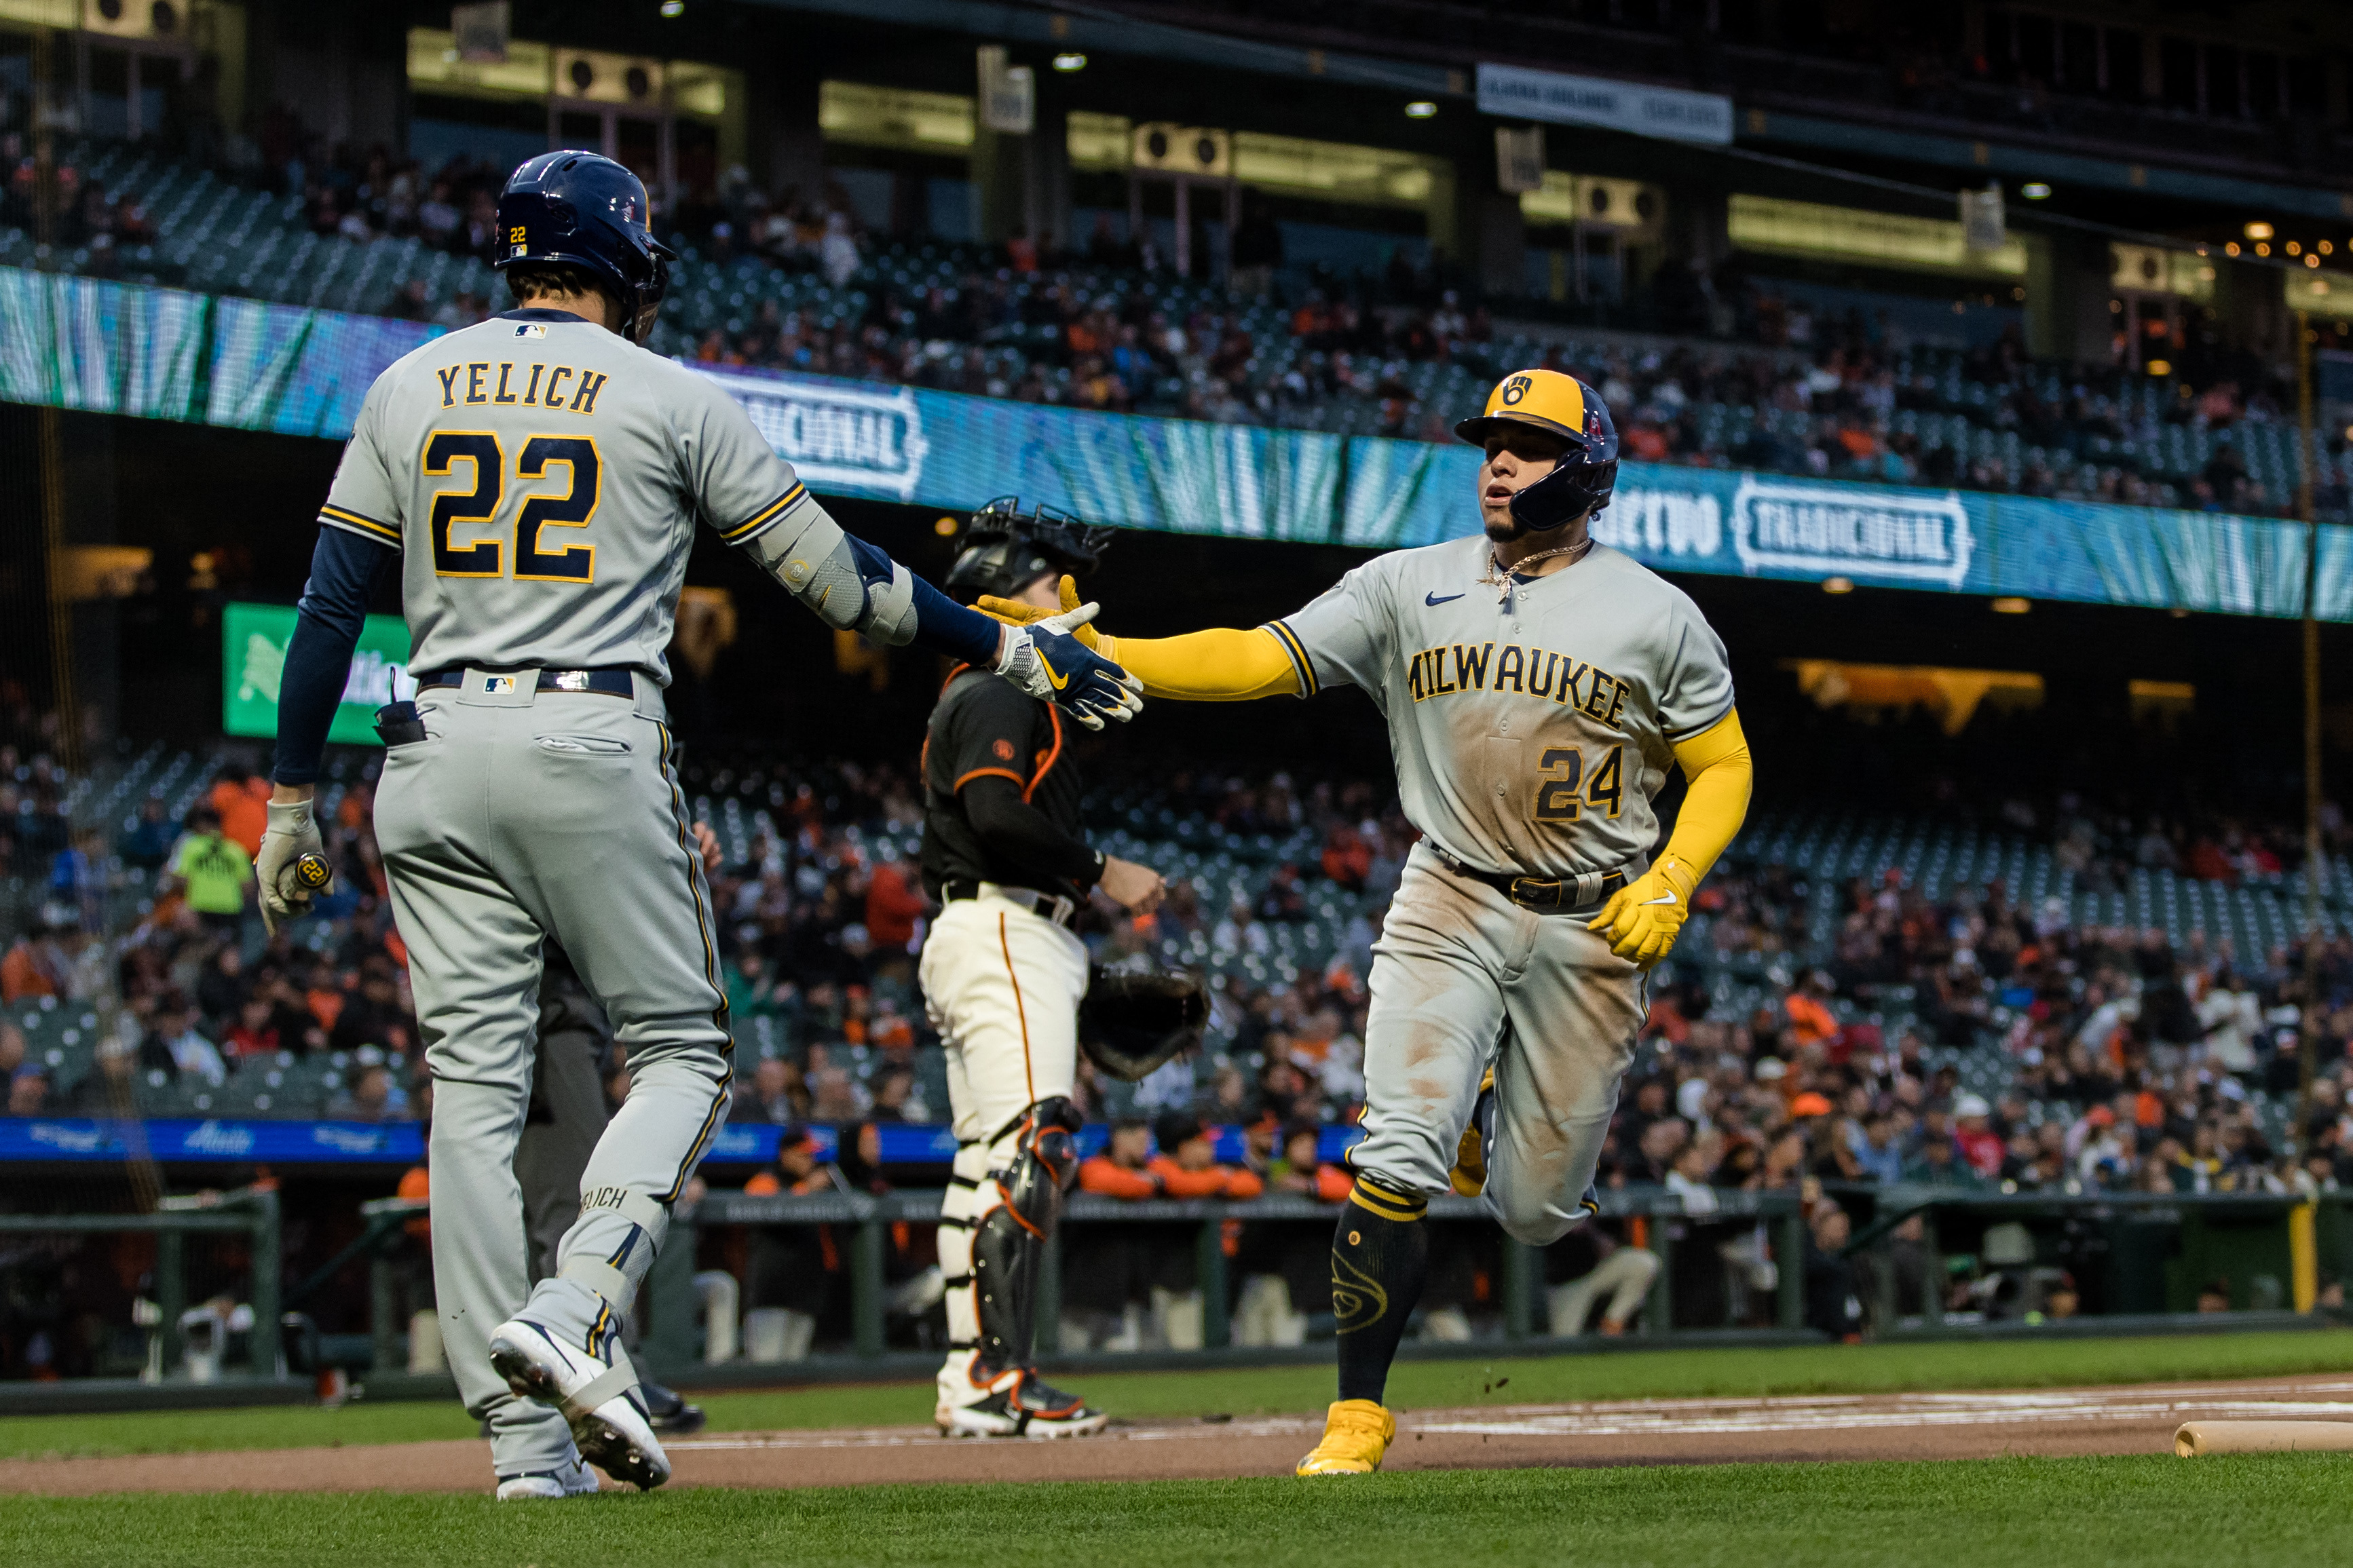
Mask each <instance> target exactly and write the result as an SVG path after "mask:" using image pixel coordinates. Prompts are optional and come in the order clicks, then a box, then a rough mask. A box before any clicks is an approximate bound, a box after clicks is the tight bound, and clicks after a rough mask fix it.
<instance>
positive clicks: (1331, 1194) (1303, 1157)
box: [1267, 1121, 1356, 1204]
mask: <svg viewBox="0 0 2353 1568" xmlns="http://www.w3.org/2000/svg"><path fill="white" fill-rule="evenodd" d="M1323 1142H1324V1129H1323V1128H1322V1126H1320V1125H1319V1124H1317V1123H1315V1122H1313V1121H1294V1122H1293V1123H1291V1125H1290V1126H1288V1127H1286V1128H1284V1129H1283V1131H1282V1158H1280V1159H1278V1160H1277V1161H1275V1163H1274V1164H1273V1166H1272V1167H1271V1169H1270V1170H1269V1171H1268V1172H1267V1185H1269V1186H1270V1187H1271V1188H1273V1190H1274V1191H1276V1192H1278V1193H1289V1194H1293V1195H1294V1196H1297V1197H1303V1198H1316V1199H1320V1200H1321V1201H1323V1202H1324V1203H1327V1204H1337V1203H1345V1202H1346V1201H1347V1198H1348V1189H1349V1188H1350V1187H1352V1186H1354V1185H1356V1178H1355V1177H1354V1176H1352V1175H1350V1174H1349V1173H1347V1171H1346V1169H1345V1167H1343V1166H1339V1165H1335V1164H1332V1163H1329V1162H1328V1161H1325V1160H1323V1159H1321V1158H1319V1157H1318V1153H1317V1151H1318V1150H1319V1149H1320V1148H1321V1146H1322V1144H1323Z"/></svg>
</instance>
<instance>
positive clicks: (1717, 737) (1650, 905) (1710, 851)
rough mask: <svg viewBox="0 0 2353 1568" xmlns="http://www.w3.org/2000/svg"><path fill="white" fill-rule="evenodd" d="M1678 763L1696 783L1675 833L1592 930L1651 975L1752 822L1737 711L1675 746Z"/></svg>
mask: <svg viewBox="0 0 2353 1568" xmlns="http://www.w3.org/2000/svg"><path fill="white" fill-rule="evenodd" d="M1675 763H1676V765H1677V766H1679V767H1681V768H1682V769H1683V776H1684V777H1685V778H1686V779H1689V780H1690V781H1691V789H1690V791H1689V793H1688V794H1686V795H1684V796H1683V812H1682V814H1681V815H1680V816H1677V817H1676V818H1675V830H1674V831H1673V832H1672V833H1671V834H1669V835H1668V836H1667V845H1666V847H1665V848H1664V849H1662V850H1661V851H1660V852H1659V858H1658V860H1657V862H1656V863H1655V864H1654V865H1652V866H1651V868H1650V869H1649V870H1647V871H1645V872H1643V873H1642V874H1641V876H1640V877H1637V878H1635V879H1634V880H1633V881H1631V882H1630V883H1628V884H1627V885H1626V886H1625V887H1623V888H1620V889H1618V891H1617V893H1616V894H1615V895H1614V896H1612V897H1611V899H1610V900H1609V902H1608V903H1607V904H1605V905H1603V906H1602V909H1601V912H1600V913H1599V915H1596V916H1595V917H1594V918H1593V920H1592V921H1589V922H1588V923H1589V925H1590V927H1591V929H1593V930H1594V931H1599V932H1601V933H1602V934H1603V935H1604V936H1606V937H1608V938H1609V947H1610V951H1612V952H1615V953H1617V954H1618V956H1619V957H1620V958H1624V959H1630V960H1632V961H1633V962H1634V963H1638V964H1640V965H1641V966H1642V967H1643V968H1644V969H1648V968H1650V967H1651V965H1652V964H1654V963H1658V962H1659V960H1661V959H1662V958H1664V957H1666V956H1667V953H1668V952H1670V951H1671V950H1672V948H1673V947H1674V945H1675V938H1676V936H1677V935H1679V934H1680V933H1681V932H1682V931H1683V921H1685V920H1687V919H1688V918H1690V915H1691V899H1692V893H1693V891H1694V889H1697V888H1698V886H1699V883H1700V879H1701V878H1703V877H1704V876H1706V875H1707V874H1708V871H1709V870H1710V868H1713V867H1714V866H1715V862H1716V858H1717V857H1719V856H1721V855H1722V854H1723V853H1724V851H1725V847H1727V846H1729V845H1730V844H1731V842H1732V839H1733V836H1734V835H1735V834H1736V833H1738V832H1739V831H1740V824H1741V821H1742V819H1743V818H1744V817H1746V816H1747V815H1748V792H1749V785H1750V783H1751V780H1752V776H1753V769H1752V767H1751V765H1750V763H1749V758H1748V737H1747V736H1746V735H1745V734H1743V733H1742V732H1741V729H1740V714H1739V711H1738V710H1734V711H1732V712H1729V713H1726V714H1725V716H1724V717H1723V718H1722V719H1720V720H1718V721H1716V722H1715V724H1713V725H1711V726H1710V727H1709V728H1708V729H1706V730H1704V731H1702V732H1701V733H1699V734H1696V735H1694V736H1692V737H1691V738H1690V739H1689V740H1685V741H1679V742H1676V743H1675Z"/></svg>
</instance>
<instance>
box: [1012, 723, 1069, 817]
mask: <svg viewBox="0 0 2353 1568" xmlns="http://www.w3.org/2000/svg"><path fill="white" fill-rule="evenodd" d="M1046 717H1047V718H1048V719H1050V720H1051V721H1053V724H1054V749H1053V750H1052V751H1050V752H1047V753H1046V760H1045V761H1044V762H1042V763H1039V764H1038V771H1037V772H1036V773H1032V774H1030V775H1029V783H1028V784H1022V785H1021V804H1022V805H1029V797H1030V796H1031V795H1036V794H1037V793H1038V786H1039V784H1044V783H1045V782H1046V775H1047V774H1048V773H1052V772H1053V771H1054V764H1055V763H1059V762H1060V761H1061V760H1062V710H1060V709H1059V708H1057V707H1055V706H1054V705H1053V704H1052V703H1050V702H1049V703H1047V704H1046ZM1015 782H1016V783H1019V782H1020V781H1018V780H1016V781H1015Z"/></svg>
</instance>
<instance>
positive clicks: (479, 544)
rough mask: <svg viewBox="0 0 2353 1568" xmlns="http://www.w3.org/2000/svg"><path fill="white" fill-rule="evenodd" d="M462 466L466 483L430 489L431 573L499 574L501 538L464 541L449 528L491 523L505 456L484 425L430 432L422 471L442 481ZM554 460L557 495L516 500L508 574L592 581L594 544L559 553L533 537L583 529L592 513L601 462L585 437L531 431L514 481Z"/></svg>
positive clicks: (500, 497) (536, 475)
mask: <svg viewBox="0 0 2353 1568" xmlns="http://www.w3.org/2000/svg"><path fill="white" fill-rule="evenodd" d="M460 463H463V464H466V465H468V467H469V468H470V478H471V479H472V480H473V485H472V488H471V489H461V490H437V491H435V492H434V496H433V570H434V572H435V574H437V575H438V576H443V577H503V576H505V575H506V574H507V572H506V542H505V541H504V540H503V539H498V538H491V539H476V540H474V541H473V542H470V543H468V544H463V545H460V544H455V543H452V542H451V541H450V537H449V535H450V531H451V530H452V529H453V528H462V529H469V530H470V529H479V528H481V527H483V526H485V525H487V524H490V523H491V522H493V521H496V520H497V518H498V515H499V507H500V504H501V502H502V501H504V500H505V499H506V455H505V453H504V452H503V451H501V448H500V447H499V438H498V437H496V436H494V435H492V434H491V432H489V431H487V430H437V431H435V432H434V433H433V436H432V438H431V439H429V440H427V442H426V443H425V472H426V474H427V476H428V477H430V478H434V479H441V478H445V477H448V476H449V475H452V474H454V473H456V472H457V470H458V465H459V464H460ZM555 463H561V464H563V465H564V466H565V468H566V469H567V470H568V472H569V474H570V478H571V483H570V484H569V485H568V486H566V488H565V492H564V494H562V495H560V496H551V495H532V496H526V497H524V498H523V503H522V509H521V510H519V511H517V512H516V514H515V522H514V576H515V579H516V581H518V582H525V583H593V582H595V581H596V546H595V545H593V544H574V545H569V546H566V547H565V548H564V549H562V550H554V551H547V550H542V549H541V548H540V534H541V531H543V530H544V529H549V528H586V527H587V526H588V520H589V519H590V518H592V517H594V516H596V500H597V497H598V494H599V492H600V491H601V490H602V489H603V484H604V463H603V461H602V459H600V458H598V456H597V454H596V442H595V441H593V440H591V439H590V438H589V437H586V436H533V437H530V438H528V439H527V440H525V441H524V442H523V444H522V455H521V456H520V457H518V458H516V459H515V476H516V477H517V478H518V479H540V478H543V476H545V474H546V473H547V470H548V468H549V466H550V465H551V464H555Z"/></svg>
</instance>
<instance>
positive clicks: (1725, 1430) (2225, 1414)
mask: <svg viewBox="0 0 2353 1568" xmlns="http://www.w3.org/2000/svg"><path fill="white" fill-rule="evenodd" d="M2281 1392H2282V1394H2288V1393H2290V1392H2293V1393H2294V1394H2300V1395H2311V1394H2353V1381H2332V1382H2315V1383H2300V1384H2295V1387H2294V1388H2293V1390H2289V1389H2285V1388H2284V1389H2282V1391H2281ZM2200 1416H2204V1417H2208V1418H2224V1419H2254V1420H2263V1419H2268V1420H2281V1419H2295V1418H2306V1419H2315V1420H2353V1403H2348V1402H2344V1401H2337V1400H2326V1399H2315V1398H2309V1397H2304V1398H2266V1397H2264V1396H2263V1394H2261V1393H2260V1392H2257V1391H2253V1390H2241V1389H2216V1388H2212V1387H2206V1388H2199V1387H2192V1386H2184V1387H2171V1388H2127V1389H2116V1390H2100V1391H2094V1392H2088V1393H2087V1392H2086V1391H2084V1390H2082V1389H2063V1390H2046V1391H2032V1390H2029V1391H2020V1392H2014V1393H2000V1394H1985V1393H1978V1394H1803V1395H1788V1396H1775V1397H1756V1398H1728V1399H1709V1398H1698V1399H1659V1400H1597V1401H1593V1402H1591V1403H1589V1404H1577V1405H1517V1406H1512V1407H1508V1408H1504V1409H1488V1410H1476V1409H1473V1410H1433V1411H1426V1412H1421V1413H1419V1414H1416V1415H1408V1416H1406V1417H1405V1418H1404V1419H1402V1420H1401V1421H1400V1422H1399V1425H1400V1426H1402V1427H1403V1428H1404V1429H1405V1430H1407V1431H1412V1432H1419V1433H1424V1434H1443V1435H1451V1436H1485V1437H1496V1436H1512V1437H1629V1436H1644V1437H1669V1436H1701V1435H1709V1434H1717V1435H1721V1434H1742V1433H1780V1432H1824V1431H1883V1430H1887V1429H1890V1428H1894V1427H1901V1426H1995V1425H2011V1426H2015V1425H2020V1424H2024V1425H2030V1426H2032V1425H2045V1424H2047V1425H2052V1426H2065V1425H2077V1426H2080V1425H2087V1424H2101V1423H2105V1424H2111V1425H2126V1424H2133V1425H2140V1424H2148V1423H2156V1422H2169V1421H2181V1420H2189V1419H2191V1418H2194V1417H2200ZM1319 1430H1321V1426H1320V1424H1319V1423H1317V1422H1316V1421H1314V1419H1312V1418H1307V1417H1259V1418H1253V1419H1249V1420H1238V1421H1219V1422H1213V1421H1187V1422H1168V1423H1154V1424H1146V1425H1137V1426H1113V1427H1112V1428H1111V1429H1110V1430H1109V1431H1107V1432H1105V1433H1103V1435H1102V1436H1099V1437H1097V1438H1095V1439H1093V1441H1097V1442H1102V1441H1106V1440H1108V1441H1113V1442H1128V1443H1168V1442H1200V1441H1209V1442H1230V1441H1232V1440H1234V1439H1236V1438H1246V1437H1296V1436H1312V1435H1313V1434H1314V1433H1315V1432H1317V1431H1319ZM976 1441H981V1440H980V1439H974V1438H954V1437H946V1436H940V1435H939V1434H937V1433H935V1432H931V1431H927V1430H924V1429H923V1428H920V1427H905V1426H897V1427H869V1428H860V1429H850V1430H832V1431H823V1432H745V1433H739V1434H733V1435H729V1436H710V1437H691V1438H685V1439H681V1440H679V1441H674V1442H670V1443H667V1444H664V1445H663V1447H666V1448H668V1449H670V1450H671V1451H672V1452H695V1451H704V1452H722V1451H738V1452H740V1451H744V1450H768V1449H774V1450H793V1449H798V1450H812V1449H827V1448H932V1447H942V1448H944V1447H955V1446H957V1445H959V1444H970V1443H974V1442H976Z"/></svg>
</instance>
